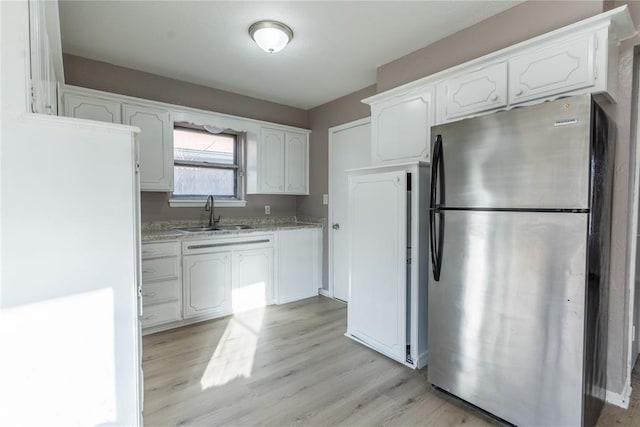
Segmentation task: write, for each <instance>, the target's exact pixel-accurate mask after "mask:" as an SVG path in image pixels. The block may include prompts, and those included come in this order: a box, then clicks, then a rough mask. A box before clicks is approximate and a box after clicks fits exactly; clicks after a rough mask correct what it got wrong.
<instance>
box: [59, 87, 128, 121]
mask: <svg viewBox="0 0 640 427" xmlns="http://www.w3.org/2000/svg"><path fill="white" fill-rule="evenodd" d="M64 114H65V115H66V116H68V117H75V118H77V119H87V120H96V121H99V122H108V123H121V120H120V103H119V102H114V101H108V100H106V99H100V98H92V97H88V96H83V95H76V94H70V93H65V94H64Z"/></svg>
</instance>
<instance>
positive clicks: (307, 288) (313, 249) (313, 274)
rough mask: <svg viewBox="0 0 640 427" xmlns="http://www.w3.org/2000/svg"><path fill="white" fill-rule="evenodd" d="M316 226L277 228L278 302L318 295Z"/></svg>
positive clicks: (317, 233) (319, 266)
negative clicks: (289, 228) (314, 227)
mask: <svg viewBox="0 0 640 427" xmlns="http://www.w3.org/2000/svg"><path fill="white" fill-rule="evenodd" d="M319 238H320V239H321V238H322V237H320V230H319V229H313V228H311V229H302V230H282V231H279V232H278V301H277V302H278V304H284V303H287V302H291V301H296V300H299V299H303V298H309V297H312V296H314V295H318V288H319V287H320V286H321V278H320V275H321V265H320V264H321V263H322V259H321V257H322V255H321V253H320V252H319V251H318V239H319Z"/></svg>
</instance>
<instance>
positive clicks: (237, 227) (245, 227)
mask: <svg viewBox="0 0 640 427" xmlns="http://www.w3.org/2000/svg"><path fill="white" fill-rule="evenodd" d="M252 228H254V227H253V226H251V225H214V226H199V227H178V228H176V229H175V230H178V231H184V232H187V233H198V232H201V231H224V230H227V231H228V230H250V229H252Z"/></svg>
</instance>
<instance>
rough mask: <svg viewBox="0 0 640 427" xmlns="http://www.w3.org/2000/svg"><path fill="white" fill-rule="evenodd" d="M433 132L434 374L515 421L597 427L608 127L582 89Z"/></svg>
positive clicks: (607, 225) (603, 342)
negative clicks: (579, 92)
mask: <svg viewBox="0 0 640 427" xmlns="http://www.w3.org/2000/svg"><path fill="white" fill-rule="evenodd" d="M431 135H432V136H433V142H432V147H431V149H432V157H431V158H432V180H431V203H430V210H429V220H430V224H431V245H430V257H431V263H432V272H431V282H430V284H429V313H428V328H429V338H428V349H429V367H428V378H429V381H430V382H431V383H432V384H433V385H435V386H437V387H438V388H440V389H442V390H444V391H446V392H449V393H451V394H453V395H455V396H457V397H459V398H461V399H463V400H465V401H467V402H469V403H471V404H473V405H475V406H477V407H479V408H481V409H483V410H485V411H487V412H489V413H491V414H493V415H495V416H497V417H499V418H501V419H503V420H505V421H508V422H509V423H513V424H516V425H521V426H581V425H585V426H590V425H594V424H595V423H596V421H597V418H598V415H599V413H600V410H601V408H602V405H603V401H604V394H605V390H606V351H607V349H606V346H607V304H608V298H607V295H608V292H607V288H608V274H609V252H610V251H609V246H610V229H611V215H610V212H611V192H612V181H613V178H612V173H613V159H614V127H613V126H612V122H610V120H609V119H608V118H607V116H606V115H605V113H604V111H603V110H602V108H601V107H600V106H599V105H598V104H597V103H596V102H594V101H593V99H592V98H591V96H589V95H584V96H577V97H572V98H565V99H561V100H558V101H554V102H547V103H544V104H540V105H536V106H529V107H523V108H517V109H514V110H511V111H506V112H500V113H496V114H492V115H488V116H483V117H478V118H472V119H468V120H463V121H459V122H455V123H449V124H444V125H440V126H434V127H433V128H432V129H431Z"/></svg>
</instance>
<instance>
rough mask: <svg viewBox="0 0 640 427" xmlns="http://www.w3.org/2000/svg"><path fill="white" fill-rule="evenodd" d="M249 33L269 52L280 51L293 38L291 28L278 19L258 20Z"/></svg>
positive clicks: (261, 47)
mask: <svg viewBox="0 0 640 427" xmlns="http://www.w3.org/2000/svg"><path fill="white" fill-rule="evenodd" d="M249 35H250V36H251V38H252V39H253V40H254V41H255V42H256V44H257V45H258V46H259V47H260V49H262V50H264V51H265V52H269V53H276V52H280V51H281V50H282V49H284V47H285V46H286V45H287V44H288V43H289V42H290V41H291V39H292V38H293V31H291V28H289V27H288V26H286V25H285V24H283V23H282V22H277V21H258V22H255V23H254V24H252V25H251V26H250V27H249Z"/></svg>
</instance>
